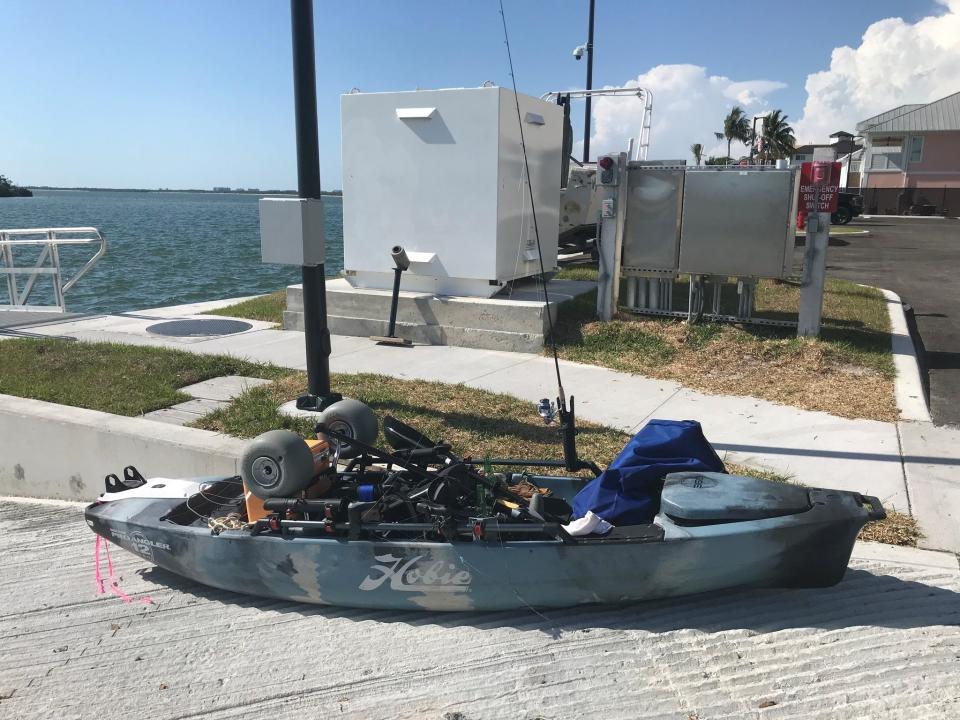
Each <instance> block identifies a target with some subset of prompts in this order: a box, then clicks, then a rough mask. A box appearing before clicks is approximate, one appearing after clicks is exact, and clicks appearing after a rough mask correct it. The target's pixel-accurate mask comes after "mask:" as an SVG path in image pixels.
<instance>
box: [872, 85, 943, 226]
mask: <svg viewBox="0 0 960 720" xmlns="http://www.w3.org/2000/svg"><path fill="white" fill-rule="evenodd" d="M857 134H858V135H860V136H862V137H863V145H864V148H863V164H862V179H861V187H862V188H863V195H864V209H865V211H866V212H873V213H897V214H900V213H909V212H912V213H923V214H940V213H944V214H948V213H952V214H956V213H957V212H960V92H958V93H954V94H953V95H948V96H947V97H945V98H942V99H940V100H937V101H935V102H932V103H929V104H927V105H901V106H900V107H896V108H893V109H892V110H887V111H886V112H884V113H880V114H879V115H875V116H874V117H872V118H868V119H867V120H864V121H863V122H860V123H858V124H857Z"/></svg>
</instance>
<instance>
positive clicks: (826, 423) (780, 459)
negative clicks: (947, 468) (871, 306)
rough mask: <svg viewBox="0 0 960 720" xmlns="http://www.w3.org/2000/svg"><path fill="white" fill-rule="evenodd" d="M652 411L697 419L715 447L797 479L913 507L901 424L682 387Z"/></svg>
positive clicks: (904, 507)
mask: <svg viewBox="0 0 960 720" xmlns="http://www.w3.org/2000/svg"><path fill="white" fill-rule="evenodd" d="M653 416H655V417H658V418H664V419H668V420H691V419H692V420H699V421H700V423H701V424H702V425H703V429H704V432H705V434H706V436H707V439H708V440H710V442H711V443H713V446H714V447H715V448H716V449H717V452H719V453H721V455H723V454H724V453H726V454H727V457H729V459H731V460H733V461H734V462H741V463H746V464H749V465H759V466H762V467H767V468H769V469H771V470H775V471H777V472H780V473H784V474H786V475H789V476H790V477H792V478H793V479H795V480H797V481H798V482H802V483H804V484H806V485H814V486H818V487H831V488H836V489H838V490H854V491H857V492H862V493H865V494H868V495H875V496H877V497H878V498H880V500H881V501H882V502H883V504H884V505H885V506H887V507H892V508H894V509H896V510H899V511H901V512H909V507H910V505H909V502H908V498H907V489H906V484H905V483H904V479H903V471H902V468H901V465H900V445H899V441H898V438H897V432H896V427H895V426H894V425H893V424H891V423H883V422H877V421H874V420H848V419H846V418H838V417H835V416H833V415H828V414H827V413H822V412H811V411H808V410H800V409H798V408H794V407H790V406H787V405H777V404H774V403H771V402H768V401H766V400H759V399H757V398H749V397H731V396H727V395H703V394H700V393H697V392H694V391H693V390H681V391H680V392H678V393H677V394H676V395H674V396H673V397H671V398H670V399H669V400H667V402H666V403H664V404H663V406H662V407H660V408H658V409H657V410H656V412H655V413H654V414H653Z"/></svg>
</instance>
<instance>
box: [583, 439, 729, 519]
mask: <svg viewBox="0 0 960 720" xmlns="http://www.w3.org/2000/svg"><path fill="white" fill-rule="evenodd" d="M696 470H702V471H705V472H726V468H724V467H723V463H722V462H721V461H720V458H719V457H718V456H717V453H716V452H715V451H714V449H713V447H711V445H710V443H709V442H707V439H706V438H705V437H704V435H703V429H702V428H701V427H700V423H698V422H697V421H696V420H651V421H650V422H648V423H647V424H646V425H644V426H643V428H641V430H640V432H638V433H637V434H636V435H634V436H633V438H632V439H631V440H630V442H628V443H627V446H626V447H625V448H624V449H623V450H622V451H621V452H620V454H619V455H617V457H616V459H615V460H614V461H613V462H612V463H610V466H609V467H608V468H607V470H606V471H605V472H604V473H603V474H602V475H600V477H598V478H596V479H595V480H592V481H591V482H590V483H589V484H588V485H587V486H586V487H584V488H583V490H581V491H580V492H579V493H577V496H576V497H575V498H574V499H573V517H575V518H580V517H583V516H584V515H586V514H587V511H588V510H592V511H593V513H594V515H599V516H600V517H602V518H603V519H604V520H606V521H607V522H609V523H611V524H613V525H642V524H644V523H649V522H652V521H653V518H654V516H655V515H656V514H657V511H658V510H659V509H660V491H661V490H662V489H663V478H664V477H665V476H666V475H668V474H669V473H672V472H684V471H696Z"/></svg>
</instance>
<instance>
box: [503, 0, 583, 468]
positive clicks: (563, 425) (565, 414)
mask: <svg viewBox="0 0 960 720" xmlns="http://www.w3.org/2000/svg"><path fill="white" fill-rule="evenodd" d="M499 2H500V19H501V21H502V22H503V42H504V45H506V46H507V62H508V63H509V65H510V81H511V82H512V84H513V101H514V105H515V107H516V110H517V126H518V127H519V128H520V149H521V151H522V153H523V168H524V172H525V174H526V176H527V192H529V194H530V212H531V213H533V234H534V237H535V238H536V242H537V258H538V259H539V261H540V282H541V283H542V285H543V299H544V302H545V304H546V311H547V328H548V330H549V333H550V350H551V352H552V354H553V367H554V370H555V372H556V374H557V414H558V415H559V416H560V433H561V436H562V438H563V459H564V462H565V464H566V469H567V470H570V471H571V472H575V471H578V470H593V469H594V468H595V467H596V466H595V465H593V464H592V463H586V462H584V461H582V460H580V458H579V457H578V456H577V422H576V417H575V414H574V400H573V395H571V396H570V407H569V408H568V407H567V396H566V394H565V393H564V391H563V380H562V378H561V377H560V358H559V355H558V353H557V338H556V333H555V332H554V328H553V314H552V313H551V312H550V295H549V293H548V291H547V276H546V272H547V270H546V268H545V267H544V264H543V250H542V248H541V246H540V226H539V224H538V222H537V205H536V200H535V199H534V197H533V181H532V180H531V178H530V163H529V161H528V160H527V143H526V139H525V138H524V135H523V119H522V118H521V117H520V96H519V95H518V94H517V76H516V74H515V73H514V71H513V53H512V52H511V51H510V35H509V33H508V32H507V15H506V13H505V12H504V10H503V0H499ZM540 415H541V417H543V419H544V421H545V422H548V423H549V422H550V421H551V420H552V419H553V418H552V412H551V411H550V408H549V407H544V403H541V409H540Z"/></svg>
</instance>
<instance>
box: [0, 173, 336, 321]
mask: <svg viewBox="0 0 960 720" xmlns="http://www.w3.org/2000/svg"><path fill="white" fill-rule="evenodd" d="M33 192H34V196H33V197H32V198H0V229H13V228H36V227H81V226H86V227H91V226H92V227H95V228H97V229H98V230H100V231H101V232H102V233H104V234H105V236H106V240H107V253H106V255H105V256H104V257H103V258H102V259H101V260H100V262H99V263H98V264H97V265H96V267H94V268H93V270H91V271H90V273H89V274H87V275H86V276H84V277H83V278H82V279H81V280H80V281H79V282H78V283H77V284H76V285H75V286H74V287H73V288H71V290H70V291H69V292H68V293H67V294H66V298H65V299H66V304H67V310H69V311H71V312H96V313H117V312H123V311H128V310H139V309H144V308H151V307H160V306H164V305H178V304H181V303H190V302H200V301H204V300H218V299H221V298H229V297H238V296H241V295H256V294H259V293H267V292H273V291H275V290H280V289H281V288H285V287H286V286H287V285H290V284H292V283H298V282H300V268H298V267H287V266H283V265H265V264H263V263H261V262H260V219H259V213H258V211H257V201H258V200H259V199H260V197H262V196H259V195H254V194H230V193H198V192H149V191H148V192H139V191H135V192H134V191H110V190H34V191H33ZM323 203H324V211H325V214H326V243H327V263H326V270H327V275H328V276H336V275H338V274H339V272H340V270H341V269H342V268H343V205H342V201H341V198H340V197H338V196H325V197H324V198H323ZM91 253H92V246H86V247H80V248H70V247H64V248H62V249H61V252H60V255H61V262H62V264H63V266H64V279H65V280H66V279H68V278H69V277H70V275H71V273H72V272H73V271H74V270H75V269H77V268H79V267H80V266H81V265H82V264H83V262H84V260H85V259H86V258H87V257H89V256H90V254H91ZM18 264H20V262H19V261H18ZM23 281H24V279H21V286H22V283H23ZM45 282H46V285H47V287H44V286H43V285H42V284H41V283H38V289H37V293H36V294H35V296H34V297H33V298H31V302H33V303H37V302H50V298H51V297H52V295H51V294H50V291H49V281H45ZM5 295H6V286H5V284H4V286H3V287H0V303H3V302H7V299H6V297H5Z"/></svg>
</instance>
